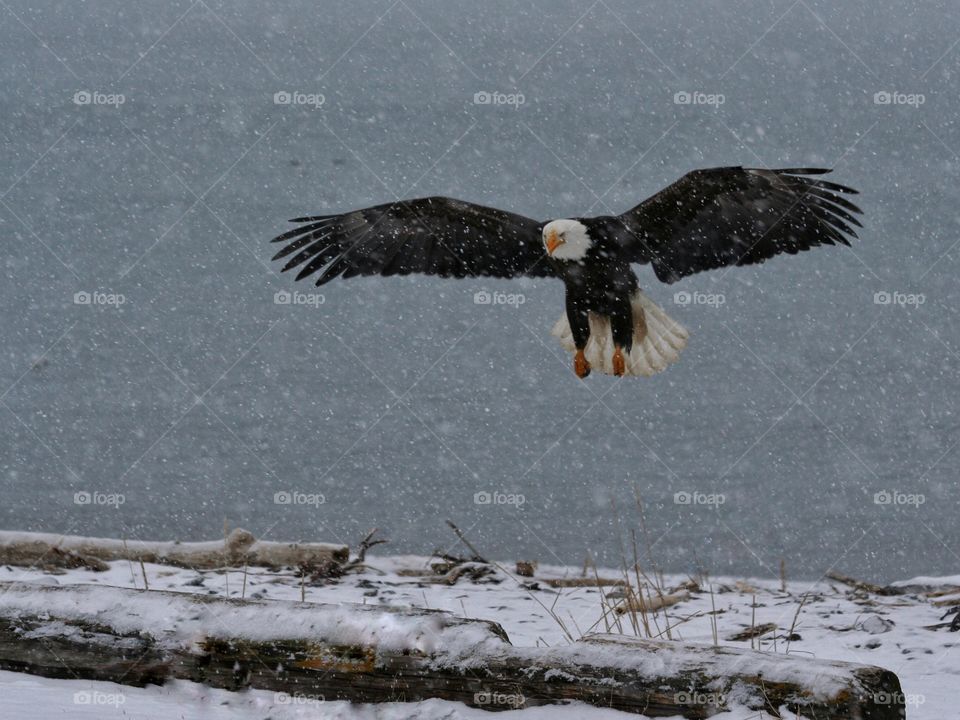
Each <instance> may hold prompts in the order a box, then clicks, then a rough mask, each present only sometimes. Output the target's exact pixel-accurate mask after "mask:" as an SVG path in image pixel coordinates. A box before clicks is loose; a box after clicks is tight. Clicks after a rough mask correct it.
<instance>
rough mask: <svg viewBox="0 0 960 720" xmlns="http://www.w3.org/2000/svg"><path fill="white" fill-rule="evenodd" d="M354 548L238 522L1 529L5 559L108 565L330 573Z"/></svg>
mask: <svg viewBox="0 0 960 720" xmlns="http://www.w3.org/2000/svg"><path fill="white" fill-rule="evenodd" d="M348 555H349V549H348V548H347V547H346V546H343V545H330V544H327V543H284V542H269V541H263V540H257V539H256V538H255V537H254V536H253V534H252V533H250V532H247V531H246V530H242V529H240V528H237V529H235V530H233V531H232V532H231V533H230V534H229V535H228V536H227V537H226V538H225V539H223V540H213V541H209V542H144V541H141V540H116V539H110V538H90V537H80V536H76V535H55V534H51V533H25V532H5V531H4V532H0V565H20V566H26V567H89V568H90V569H92V570H105V569H106V567H107V566H106V564H105V563H106V562H109V561H111V560H130V561H132V562H144V563H158V564H162V565H176V566H177V567H184V568H193V569H196V570H212V569H217V568H222V567H243V566H244V565H250V566H252V567H267V568H280V567H287V566H290V567H297V566H300V567H308V568H313V569H317V570H318V571H324V570H327V571H328V572H330V574H335V573H333V571H335V570H336V568H337V567H339V566H340V565H342V564H343V563H345V562H346V561H347V557H348Z"/></svg>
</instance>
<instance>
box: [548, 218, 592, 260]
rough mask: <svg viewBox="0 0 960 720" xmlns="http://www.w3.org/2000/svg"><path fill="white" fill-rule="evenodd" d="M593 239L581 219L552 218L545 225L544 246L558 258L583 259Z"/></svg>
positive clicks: (550, 253)
mask: <svg viewBox="0 0 960 720" xmlns="http://www.w3.org/2000/svg"><path fill="white" fill-rule="evenodd" d="M592 244H593V241H592V240H591V239H590V235H589V234H588V233H587V226H586V225H584V224H583V223H582V222H580V221H579V220H551V221H550V222H548V223H547V224H546V225H544V226H543V246H544V247H545V248H546V249H547V254H548V255H549V256H550V257H553V258H556V259H557V260H570V261H574V262H575V261H578V260H583V258H584V257H585V256H586V254H587V250H589V249H590V246H591V245H592Z"/></svg>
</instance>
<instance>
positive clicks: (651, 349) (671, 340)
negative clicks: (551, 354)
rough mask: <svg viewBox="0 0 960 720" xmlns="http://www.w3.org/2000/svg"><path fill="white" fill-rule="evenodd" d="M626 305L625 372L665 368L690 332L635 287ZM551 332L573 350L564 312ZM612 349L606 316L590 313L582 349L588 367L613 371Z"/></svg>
mask: <svg viewBox="0 0 960 720" xmlns="http://www.w3.org/2000/svg"><path fill="white" fill-rule="evenodd" d="M630 305H631V309H632V311H633V318H634V322H633V348H632V349H631V350H630V354H629V355H625V356H624V360H625V361H626V366H627V371H626V374H627V375H643V376H645V377H648V376H650V375H654V374H656V373H658V372H660V371H661V370H665V369H666V368H667V366H668V365H670V364H672V363H675V362H676V361H677V360H679V359H680V352H681V351H682V350H683V349H684V348H685V347H686V346H687V338H688V337H690V334H689V333H688V332H687V330H686V328H684V327H683V326H682V325H680V323H678V322H676V321H675V320H673V319H672V318H671V317H670V316H668V315H667V314H666V313H665V312H664V311H663V308H661V307H660V306H659V305H657V304H656V303H655V302H653V300H651V299H650V298H648V297H647V296H646V295H644V294H643V293H642V292H640V291H639V290H637V292H635V293H634V294H633V297H632V298H630ZM644 323H645V324H646V331H645V332H644ZM551 334H552V335H554V336H555V337H557V338H559V340H560V344H561V345H563V347H564V348H566V349H567V350H568V351H570V352H571V353H574V352H576V346H575V345H574V344H573V333H572V332H571V330H570V322H569V321H568V320H567V314H566V313H564V314H563V315H562V316H561V317H560V319H559V320H557V322H556V324H555V325H554V326H553V330H552V331H551ZM641 337H642V338H643V340H642V341H641V340H640V338H641ZM613 351H614V345H613V334H612V332H611V330H610V319H609V318H607V317H604V316H602V315H597V314H595V313H590V340H589V341H588V342H587V347H586V348H584V351H583V352H584V355H585V356H586V358H587V362H589V363H590V366H591V368H592V369H594V370H596V371H598V372H602V373H606V374H607V375H613Z"/></svg>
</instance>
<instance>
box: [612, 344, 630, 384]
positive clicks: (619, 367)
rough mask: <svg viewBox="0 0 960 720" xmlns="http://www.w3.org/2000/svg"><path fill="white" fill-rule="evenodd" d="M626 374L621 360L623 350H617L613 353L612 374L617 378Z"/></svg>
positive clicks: (623, 362)
mask: <svg viewBox="0 0 960 720" xmlns="http://www.w3.org/2000/svg"><path fill="white" fill-rule="evenodd" d="M626 372H627V364H626V362H625V361H624V359H623V350H621V349H620V348H617V349H616V350H614V352H613V374H614V375H616V376H617V377H623V375H624V374H625V373H626Z"/></svg>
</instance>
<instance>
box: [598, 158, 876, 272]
mask: <svg viewBox="0 0 960 720" xmlns="http://www.w3.org/2000/svg"><path fill="white" fill-rule="evenodd" d="M828 172H830V171H829V170H824V169H820V168H791V169H780V170H760V169H755V168H742V167H723V168H711V169H709V170H695V171H694V172H691V173H688V174H686V175H684V176H683V177H682V178H680V180H678V181H677V182H675V183H674V184H673V185H670V186H669V187H667V188H665V189H664V190H662V191H660V192H659V193H657V194H656V195H654V196H653V197H651V198H649V199H647V200H645V201H644V202H642V203H640V204H639V205H637V206H636V207H635V208H633V209H632V210H628V211H627V212H625V213H624V214H623V215H620V216H618V217H615V218H611V220H612V227H611V229H612V230H613V231H614V233H615V234H616V237H617V238H618V239H619V241H620V244H621V247H622V251H623V252H624V254H625V255H626V256H627V257H628V258H629V260H630V262H636V263H651V264H652V265H653V269H654V272H655V273H656V275H657V278H659V279H660V280H661V281H663V282H667V283H671V282H675V281H677V280H679V279H680V278H682V277H685V276H687V275H692V274H693V273H697V272H701V271H703V270H711V269H713V268H719V267H725V266H730V265H751V264H754V263H762V262H763V261H764V260H767V259H768V258H771V257H773V256H774V255H779V254H780V253H789V254H791V255H794V254H796V253H798V252H800V251H801V250H808V249H810V248H812V247H816V246H818V245H835V244H838V243H839V244H842V245H849V244H850V241H849V240H848V239H847V236H851V237H854V238H855V237H857V235H856V233H855V232H854V230H853V229H852V228H851V227H850V226H851V225H856V226H857V227H862V226H861V225H860V222H859V221H858V220H857V219H856V217H854V215H855V214H857V213H860V212H861V211H860V208H858V207H857V206H856V205H854V204H853V203H851V202H850V201H849V200H847V199H846V198H845V197H844V195H847V194H856V192H857V191H856V190H853V189H851V188H849V187H846V186H844V185H837V184H836V183H831V182H827V181H825V180H821V179H818V178H814V177H810V176H814V175H823V174H825V173H828ZM617 226H619V228H618V227H617Z"/></svg>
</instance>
